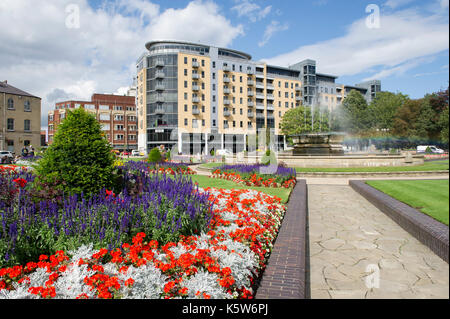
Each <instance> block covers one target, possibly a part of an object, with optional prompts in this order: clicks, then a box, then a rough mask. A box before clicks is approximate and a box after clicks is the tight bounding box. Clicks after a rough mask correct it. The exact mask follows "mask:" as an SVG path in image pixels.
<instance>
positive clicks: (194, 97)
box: [192, 96, 200, 103]
mask: <svg viewBox="0 0 450 319" xmlns="http://www.w3.org/2000/svg"><path fill="white" fill-rule="evenodd" d="M192 102H194V103H199V102H200V98H199V97H197V96H193V97H192Z"/></svg>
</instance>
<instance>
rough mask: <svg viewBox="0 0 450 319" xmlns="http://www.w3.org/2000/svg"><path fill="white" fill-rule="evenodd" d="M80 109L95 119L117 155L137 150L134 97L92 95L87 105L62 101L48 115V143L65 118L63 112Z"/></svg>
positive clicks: (86, 102) (85, 103) (72, 101)
mask: <svg viewBox="0 0 450 319" xmlns="http://www.w3.org/2000/svg"><path fill="white" fill-rule="evenodd" d="M77 108H84V109H85V110H87V111H88V112H90V113H92V114H93V115H95V117H96V119H97V120H98V121H99V122H100V124H101V125H102V129H103V131H104V133H105V135H106V137H107V139H108V140H109V142H110V143H111V145H112V147H113V148H114V149H115V150H118V151H127V150H128V151H129V150H134V149H137V114H136V104H135V96H126V95H124V96H122V95H113V94H93V95H92V97H91V101H74V100H70V101H64V102H58V103H56V104H55V109H54V110H52V111H50V112H48V143H49V144H51V143H52V141H53V137H54V134H55V132H56V130H57V128H58V125H59V123H61V121H62V120H63V119H64V118H65V117H66V113H67V110H71V109H72V110H73V109H77Z"/></svg>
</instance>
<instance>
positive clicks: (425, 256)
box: [308, 185, 449, 299]
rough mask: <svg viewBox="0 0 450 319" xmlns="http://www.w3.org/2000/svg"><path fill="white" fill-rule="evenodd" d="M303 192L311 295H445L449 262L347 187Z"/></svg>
mask: <svg viewBox="0 0 450 319" xmlns="http://www.w3.org/2000/svg"><path fill="white" fill-rule="evenodd" d="M308 195H309V201H308V205H309V230H310V234H312V236H311V237H310V239H311V238H315V239H316V240H315V241H312V240H310V249H311V251H314V254H312V255H311V256H310V279H311V280H310V289H311V298H322V297H324V296H328V297H331V298H340V299H344V298H351V299H355V298H356V299H363V298H368V299H370V298H374V299H375V298H382V299H384V298H395V299H398V298H408V299H412V298H414V299H415V298H448V288H449V267H448V264H447V263H446V262H445V261H443V260H442V259H441V258H439V257H438V256H436V255H435V254H434V253H433V252H432V251H431V250H430V249H428V248H427V247H425V246H424V245H422V244H421V243H420V242H419V241H417V240H416V239H415V238H414V237H412V236H411V235H410V234H409V233H407V232H406V231H405V230H403V229H402V228H401V227H400V226H399V225H397V224H396V223H395V222H394V221H393V220H391V219H390V218H389V217H387V216H386V215H385V214H384V213H382V212H381V211H379V210H378V209H377V208H376V207H375V206H373V205H372V204H371V203H370V202H368V201H367V200H366V199H365V198H363V197H362V196H360V195H359V194H358V193H356V192H355V191H354V190H353V189H352V188H350V187H348V186H341V185H309V188H308ZM317 245H320V246H321V247H322V250H320V249H319V248H318V247H317ZM369 266H370V267H372V268H368V267H369ZM370 269H372V270H373V269H375V270H378V271H379V272H378V274H379V288H374V287H371V286H370V285H369V284H370V283H371V281H369V279H370V278H374V277H368V276H369V275H372V276H374V275H376V272H372V273H370V272H369V270H370ZM366 279H367V280H368V282H367V283H366ZM372 283H373V282H372ZM327 286H328V288H327ZM327 293H328V295H327Z"/></svg>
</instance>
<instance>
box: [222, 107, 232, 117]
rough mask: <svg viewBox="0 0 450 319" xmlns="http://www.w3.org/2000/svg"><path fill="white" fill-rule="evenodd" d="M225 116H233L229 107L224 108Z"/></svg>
mask: <svg viewBox="0 0 450 319" xmlns="http://www.w3.org/2000/svg"><path fill="white" fill-rule="evenodd" d="M223 116H226V117H228V116H231V113H230V111H229V110H228V109H224V110H223Z"/></svg>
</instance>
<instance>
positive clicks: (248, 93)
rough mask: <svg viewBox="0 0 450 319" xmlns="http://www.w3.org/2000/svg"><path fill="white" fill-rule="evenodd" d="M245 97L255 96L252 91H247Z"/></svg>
mask: <svg viewBox="0 0 450 319" xmlns="http://www.w3.org/2000/svg"><path fill="white" fill-rule="evenodd" d="M247 96H255V92H254V91H247Z"/></svg>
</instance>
